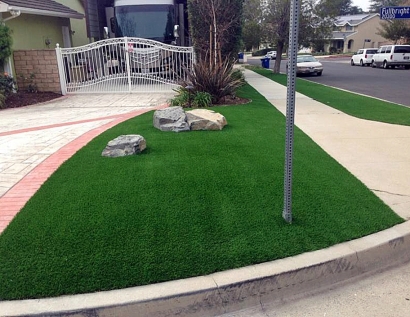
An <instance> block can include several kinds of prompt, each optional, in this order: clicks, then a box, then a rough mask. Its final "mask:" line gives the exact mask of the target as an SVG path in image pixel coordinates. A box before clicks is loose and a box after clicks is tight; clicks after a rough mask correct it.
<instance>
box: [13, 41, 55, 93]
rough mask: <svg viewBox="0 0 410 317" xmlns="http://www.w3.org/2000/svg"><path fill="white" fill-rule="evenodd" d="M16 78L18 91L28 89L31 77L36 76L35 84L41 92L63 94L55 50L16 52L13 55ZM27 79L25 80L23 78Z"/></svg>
mask: <svg viewBox="0 0 410 317" xmlns="http://www.w3.org/2000/svg"><path fill="white" fill-rule="evenodd" d="M13 57H14V68H15V76H14V78H15V79H16V80H17V85H18V89H26V88H27V86H28V85H29V84H30V81H31V80H30V75H31V74H34V78H33V79H32V80H33V83H34V84H36V85H37V88H38V90H39V91H52V92H56V93H61V86H60V79H59V74H58V65H57V57H56V52H55V50H54V49H47V50H16V51H14V53H13ZM22 77H24V78H27V79H26V80H23V78H22Z"/></svg>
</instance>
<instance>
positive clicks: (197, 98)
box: [171, 86, 212, 108]
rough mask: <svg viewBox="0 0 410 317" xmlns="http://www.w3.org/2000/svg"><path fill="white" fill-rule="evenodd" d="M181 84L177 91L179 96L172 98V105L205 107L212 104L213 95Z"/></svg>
mask: <svg viewBox="0 0 410 317" xmlns="http://www.w3.org/2000/svg"><path fill="white" fill-rule="evenodd" d="M187 87H188V86H181V87H179V88H178V89H176V90H175V91H176V92H177V93H178V94H177V96H176V97H175V98H174V99H172V100H171V106H174V107H175V106H180V107H183V108H191V107H195V108H205V107H209V106H211V105H212V96H211V95H210V94H209V93H207V92H204V91H195V89H194V88H193V87H192V88H187Z"/></svg>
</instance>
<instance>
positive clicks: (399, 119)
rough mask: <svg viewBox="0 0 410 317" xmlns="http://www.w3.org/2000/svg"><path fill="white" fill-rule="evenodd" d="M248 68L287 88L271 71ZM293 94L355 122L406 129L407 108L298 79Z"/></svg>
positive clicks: (283, 79)
mask: <svg viewBox="0 0 410 317" xmlns="http://www.w3.org/2000/svg"><path fill="white" fill-rule="evenodd" d="M249 68H250V69H252V70H253V71H255V72H256V73H258V74H260V75H263V76H265V77H267V78H269V79H272V80H273V81H275V82H277V83H279V84H282V85H285V86H286V84H287V76H286V75H284V74H274V73H273V72H272V71H271V70H268V69H264V68H261V67H249ZM296 90H297V91H298V92H300V93H301V94H304V95H306V96H309V97H311V98H312V99H315V100H317V101H319V102H321V103H324V104H325V105H328V106H330V107H332V108H335V109H338V110H340V111H342V112H344V113H346V114H349V115H351V116H354V117H357V118H361V119H366V120H372V121H379V122H385V123H392V124H400V125H410V107H404V106H402V105H398V104H395V103H391V102H385V101H382V100H379V99H375V98H372V97H366V96H362V95H357V94H353V93H350V92H347V91H343V90H340V89H337V88H332V87H328V86H324V85H321V84H318V83H314V82H311V81H308V80H304V79H301V78H297V79H296Z"/></svg>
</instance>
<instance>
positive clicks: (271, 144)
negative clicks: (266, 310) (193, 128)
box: [0, 86, 402, 300]
mask: <svg viewBox="0 0 410 317" xmlns="http://www.w3.org/2000/svg"><path fill="white" fill-rule="evenodd" d="M240 94H241V95H242V96H244V97H245V96H246V97H247V98H250V99H252V100H253V101H252V102H251V103H250V104H247V105H239V106H229V107H215V108H214V110H216V111H218V112H220V113H222V114H223V115H224V116H225V117H226V118H227V121H228V125H227V126H226V127H225V128H224V129H223V130H222V131H207V132H205V131H197V132H186V133H173V132H161V131H159V130H157V129H155V128H154V127H153V126H152V115H153V113H152V112H151V113H147V114H144V115H141V116H139V117H136V118H133V119H131V120H129V121H127V122H124V123H122V124H120V125H118V126H116V127H114V128H112V129H110V130H108V131H107V132H105V133H103V134H102V135H100V136H98V137H97V138H95V139H94V140H93V141H92V142H90V143H89V144H88V145H87V146H86V147H84V148H83V149H81V150H80V151H79V152H77V153H76V154H75V155H74V156H73V157H72V158H71V159H69V160H68V161H67V162H65V163H64V164H63V165H62V166H61V167H60V168H59V169H58V170H57V171H56V172H55V173H54V174H53V175H52V176H51V177H50V178H49V180H48V181H47V182H46V183H45V184H44V185H43V186H42V187H41V188H40V190H39V191H38V192H37V193H36V194H35V195H34V196H33V197H32V199H30V201H29V202H28V203H27V205H26V206H25V207H24V208H23V210H22V211H21V212H20V213H19V214H18V215H17V216H16V217H15V219H14V220H13V221H12V222H11V224H10V225H9V226H8V227H7V228H6V230H5V231H4V232H3V234H2V235H1V236H0V281H1V283H0V299H2V300H9V299H22V298H41V297H48V296H57V295H62V294H74V293H85V292H94V291H99V290H109V289H117V288H124V287H129V286H135V285H143V284H149V283H156V282H161V281H167V280H173V279H179V278H186V277H191V276H197V275H204V274H209V273H212V272H216V271H222V270H227V269H231V268H237V267H242V266H246V265H250V264H253V263H260V262H265V261H269V260H274V259H279V258H284V257H288V256H292V255H295V254H300V253H302V252H306V251H312V250H317V249H322V248H325V247H327V246H330V245H333V244H336V243H339V242H342V241H347V240H351V239H354V238H358V237H361V236H364V235H368V234H370V233H373V232H376V231H379V230H383V229H385V228H388V227H391V226H393V225H395V224H398V223H400V222H402V219H401V218H399V217H398V216H397V215H396V214H394V213H393V212H392V211H391V210H390V209H389V208H388V207H387V206H386V205H385V204H383V203H382V202H381V201H380V200H379V199H378V198H377V197H376V196H375V195H374V194H373V193H372V192H370V191H369V190H368V189H367V188H366V187H365V186H364V185H363V184H362V183H361V182H359V181H358V180H357V179H356V178H355V177H353V176H352V175H351V174H350V173H349V172H347V171H346V170H345V169H344V168H343V167H342V166H340V165H339V164H338V163H337V162H336V161H334V160H333V159H332V158H331V157H330V156H328V155H327V154H326V153H325V152H324V151H322V150H321V149H320V148H319V147H318V146H317V145H316V144H315V143H314V142H313V141H312V140H311V139H309V137H307V136H306V135H305V134H303V133H302V132H301V131H300V130H299V129H297V128H296V129H295V143H294V178H293V216H294V221H293V223H292V224H287V223H285V221H284V220H283V219H282V209H283V173H284V172H283V171H284V148H285V146H284V140H285V118H284V117H283V116H282V114H280V113H279V112H278V111H277V110H276V109H275V108H274V107H272V106H271V105H270V104H269V103H268V102H267V101H266V99H264V98H263V97H262V96H261V95H259V94H258V93H257V92H256V91H255V90H253V88H251V87H250V86H245V87H243V89H242V90H241V92H240ZM134 133H135V134H141V135H143V136H144V137H145V139H146V140H147V145H148V148H147V150H146V152H144V154H142V155H138V156H129V157H124V158H115V159H114V158H106V157H102V156H101V152H102V150H103V148H104V147H105V145H106V144H107V142H108V141H109V140H111V139H113V138H115V137H117V136H119V135H121V134H134Z"/></svg>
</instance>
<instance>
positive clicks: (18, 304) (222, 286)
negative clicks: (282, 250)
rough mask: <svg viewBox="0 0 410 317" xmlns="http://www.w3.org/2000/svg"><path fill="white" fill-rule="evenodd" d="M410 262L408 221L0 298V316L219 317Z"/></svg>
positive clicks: (409, 227) (409, 228)
mask: <svg viewBox="0 0 410 317" xmlns="http://www.w3.org/2000/svg"><path fill="white" fill-rule="evenodd" d="M335 230H337V229H335ZM408 261H410V222H404V223H402V224H400V225H396V226H394V227H393V228H390V229H387V230H384V231H381V232H378V233H375V234H372V235H369V236H366V237H363V238H360V239H356V240H352V241H349V242H345V243H341V244H338V245H335V246H332V247H329V248H326V249H322V250H318V251H313V252H308V253H304V254H301V255H297V256H294V257H289V258H285V259H281V260H276V261H272V262H268V263H262V264H258V265H252V266H248V267H244V268H240V269H234V270H229V271H225V272H219V273H214V274H210V275H207V276H200V277H195V278H189V279H184V280H177V281H171V282H165V283H159V284H153V285H147V286H140V287H133V288H128V289H123V290H114V291H106V292H99V293H92V294H83V295H73V296H62V297H57V298H46V299H38V300H22V301H5V302H0V314H1V316H70V317H90V316H92V317H103V316H104V317H105V316H107V317H108V316H116V317H123V316H124V317H125V316H144V317H151V316H155V317H157V316H161V317H163V316H175V315H177V316H190V317H191V316H195V317H196V316H217V315H221V314H224V313H227V312H233V311H237V310H240V309H244V308H247V307H253V306H257V305H261V304H263V303H269V302H273V301H278V300H281V299H285V298H288V297H292V296H296V295H300V294H303V293H305V292H309V291H313V290H315V289H320V288H323V287H328V286H331V285H332V284H335V283H337V282H341V281H345V280H347V279H350V278H353V277H358V276H360V275H362V274H365V273H371V272H378V271H381V270H383V269H387V268H389V267H393V266H396V265H399V264H401V263H405V262H408Z"/></svg>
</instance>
